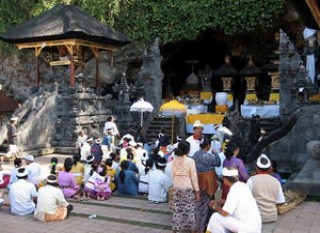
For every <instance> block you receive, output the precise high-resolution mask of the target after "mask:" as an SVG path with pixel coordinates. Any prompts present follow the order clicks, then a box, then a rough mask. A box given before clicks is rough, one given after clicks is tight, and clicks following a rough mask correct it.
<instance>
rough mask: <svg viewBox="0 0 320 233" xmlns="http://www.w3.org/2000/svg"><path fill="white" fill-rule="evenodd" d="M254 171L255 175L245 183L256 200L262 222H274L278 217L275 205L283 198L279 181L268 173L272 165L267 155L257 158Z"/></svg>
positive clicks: (282, 201) (280, 202) (281, 202)
mask: <svg viewBox="0 0 320 233" xmlns="http://www.w3.org/2000/svg"><path fill="white" fill-rule="evenodd" d="M256 172H257V175H255V176H252V177H250V178H249V179H248V180H247V185H248V187H249V188H250V189H251V191H252V195H253V197H254V199H255V200H256V202H257V205H258V208H259V211H260V214H261V218H262V222H263V223H270V222H274V221H276V220H277V219H278V211H277V207H278V206H280V205H281V204H283V203H285V198H284V194H283V191H282V187H281V185H280V182H279V181H278V180H277V179H276V178H274V177H273V176H271V175H270V173H271V172H272V166H271V161H270V159H269V158H268V156H267V155H265V154H262V155H261V156H260V157H259V158H258V160H257V163H256Z"/></svg>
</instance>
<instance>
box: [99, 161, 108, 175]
mask: <svg viewBox="0 0 320 233" xmlns="http://www.w3.org/2000/svg"><path fill="white" fill-rule="evenodd" d="M100 167H101V168H102V170H101V172H99V175H100V176H103V177H105V176H106V175H107V166H106V165H104V164H101V165H100Z"/></svg>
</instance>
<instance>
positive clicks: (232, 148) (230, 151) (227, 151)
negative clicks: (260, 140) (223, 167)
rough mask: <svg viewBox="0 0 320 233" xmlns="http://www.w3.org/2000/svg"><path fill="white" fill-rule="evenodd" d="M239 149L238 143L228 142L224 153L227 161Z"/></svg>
mask: <svg viewBox="0 0 320 233" xmlns="http://www.w3.org/2000/svg"><path fill="white" fill-rule="evenodd" d="M238 147H239V143H238V142H237V141H234V140H231V141H230V142H228V144H227V146H226V149H225V152H224V153H225V155H226V159H227V160H230V159H231V158H232V156H233V155H234V151H235V150H236V149H237V148H238Z"/></svg>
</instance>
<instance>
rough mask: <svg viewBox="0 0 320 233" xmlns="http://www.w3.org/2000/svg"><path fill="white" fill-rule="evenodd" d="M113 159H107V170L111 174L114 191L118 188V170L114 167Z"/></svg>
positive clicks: (111, 186) (111, 184) (111, 185)
mask: <svg viewBox="0 0 320 233" xmlns="http://www.w3.org/2000/svg"><path fill="white" fill-rule="evenodd" d="M112 165H113V161H112V159H106V172H107V175H108V176H110V184H109V186H110V188H111V190H112V191H114V190H115V189H116V182H115V176H116V174H117V171H116V169H115V168H113V167H112Z"/></svg>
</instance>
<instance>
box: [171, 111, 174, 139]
mask: <svg viewBox="0 0 320 233" xmlns="http://www.w3.org/2000/svg"><path fill="white" fill-rule="evenodd" d="M171 127H172V129H171V144H172V145H173V132H174V109H173V114H172V126H171Z"/></svg>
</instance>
